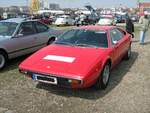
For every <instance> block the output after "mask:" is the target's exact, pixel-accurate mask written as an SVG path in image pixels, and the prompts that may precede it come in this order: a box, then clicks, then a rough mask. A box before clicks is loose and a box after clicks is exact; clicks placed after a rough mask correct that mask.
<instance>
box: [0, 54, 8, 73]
mask: <svg viewBox="0 0 150 113" xmlns="http://www.w3.org/2000/svg"><path fill="white" fill-rule="evenodd" d="M6 63H7V55H6V53H5V52H3V51H0V70H1V69H3V68H4V67H5V66H6Z"/></svg>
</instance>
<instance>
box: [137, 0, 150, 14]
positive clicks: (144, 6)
mask: <svg viewBox="0 0 150 113" xmlns="http://www.w3.org/2000/svg"><path fill="white" fill-rule="evenodd" d="M139 14H140V15H143V14H148V15H150V2H139Z"/></svg>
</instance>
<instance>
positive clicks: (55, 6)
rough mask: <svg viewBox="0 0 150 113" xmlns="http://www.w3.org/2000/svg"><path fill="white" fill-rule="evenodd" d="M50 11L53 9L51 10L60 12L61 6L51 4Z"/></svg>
mask: <svg viewBox="0 0 150 113" xmlns="http://www.w3.org/2000/svg"><path fill="white" fill-rule="evenodd" d="M49 9H51V10H59V9H60V6H59V4H55V3H50V4H49Z"/></svg>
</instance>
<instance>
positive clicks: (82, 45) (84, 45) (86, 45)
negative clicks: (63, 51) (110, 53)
mask: <svg viewBox="0 0 150 113" xmlns="http://www.w3.org/2000/svg"><path fill="white" fill-rule="evenodd" d="M75 45H76V46H81V47H94V48H97V46H94V45H89V44H75Z"/></svg>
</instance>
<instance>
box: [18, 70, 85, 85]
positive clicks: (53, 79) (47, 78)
mask: <svg viewBox="0 0 150 113" xmlns="http://www.w3.org/2000/svg"><path fill="white" fill-rule="evenodd" d="M19 71H20V72H21V73H23V74H25V76H26V77H29V78H31V79H32V80H35V81H38V82H43V83H47V84H52V85H57V86H60V87H66V88H82V85H83V80H81V79H76V78H65V77H60V76H59V75H53V74H41V73H35V72H31V71H23V70H19Z"/></svg>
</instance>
